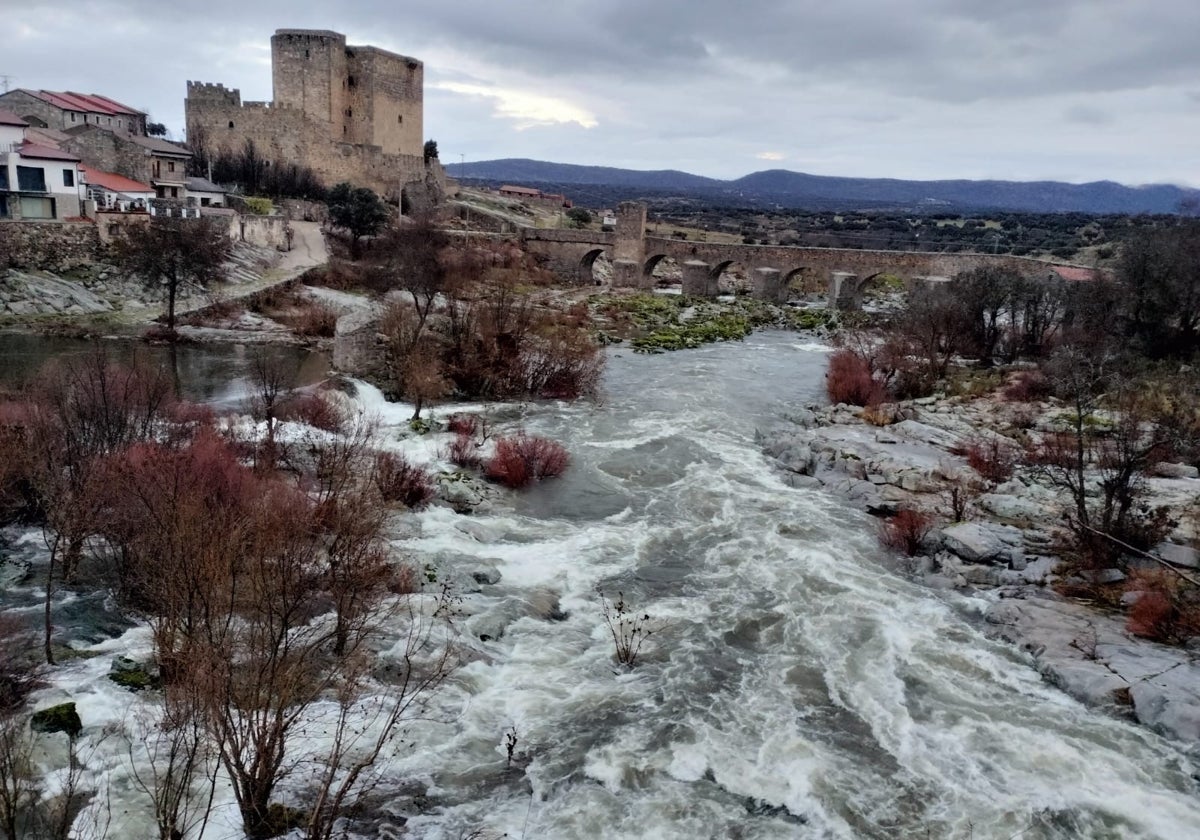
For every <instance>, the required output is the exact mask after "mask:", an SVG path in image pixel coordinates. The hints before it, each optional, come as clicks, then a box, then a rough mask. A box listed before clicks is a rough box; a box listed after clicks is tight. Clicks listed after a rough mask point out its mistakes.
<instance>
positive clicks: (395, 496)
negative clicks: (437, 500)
mask: <svg viewBox="0 0 1200 840" xmlns="http://www.w3.org/2000/svg"><path fill="white" fill-rule="evenodd" d="M374 479H375V487H376V489H377V490H379V495H380V496H382V497H383V499H384V501H388V502H400V503H401V504H403V505H404V506H405V507H408V508H412V509H413V510H416V509H418V508H422V507H424V506H425V505H427V504H429V501H430V500H431V499H432V498H433V496H434V492H435V488H434V486H433V479H432V478H430V476H429V473H428V472H427V471H426V470H425V469H424V468H422V467H419V466H416V465H415V464H410V463H409V462H408V459H406V458H405V457H404V456H403V455H397V454H396V453H394V452H380V453H379V454H378V455H376V456H375V474H374Z"/></svg>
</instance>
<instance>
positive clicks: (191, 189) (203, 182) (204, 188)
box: [187, 178, 225, 207]
mask: <svg viewBox="0 0 1200 840" xmlns="http://www.w3.org/2000/svg"><path fill="white" fill-rule="evenodd" d="M187 201H188V204H198V205H199V206H201V207H224V206H225V190H224V189H223V188H221V187H219V186H217V185H216V184H214V183H213V182H212V181H210V180H208V179H207V178H188V179H187Z"/></svg>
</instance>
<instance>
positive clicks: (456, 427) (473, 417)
mask: <svg viewBox="0 0 1200 840" xmlns="http://www.w3.org/2000/svg"><path fill="white" fill-rule="evenodd" d="M483 427H484V421H483V418H482V417H480V416H479V415H478V414H451V415H450V418H449V419H448V420H447V421H446V428H447V430H449V431H450V432H453V433H454V434H456V435H466V436H467V437H470V438H474V437H477V436H478V435H479V434H480V433H481V431H482V430H483Z"/></svg>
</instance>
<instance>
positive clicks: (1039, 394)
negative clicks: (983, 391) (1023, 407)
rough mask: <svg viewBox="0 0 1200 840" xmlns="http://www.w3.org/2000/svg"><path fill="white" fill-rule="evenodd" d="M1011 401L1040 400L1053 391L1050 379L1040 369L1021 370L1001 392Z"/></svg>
mask: <svg viewBox="0 0 1200 840" xmlns="http://www.w3.org/2000/svg"><path fill="white" fill-rule="evenodd" d="M1001 393H1003V394H1004V398H1005V399H1006V400H1009V401H1011V402H1038V401H1040V400H1044V399H1046V398H1047V397H1049V396H1050V395H1051V393H1053V388H1052V387H1051V384H1050V380H1049V379H1048V378H1047V376H1046V374H1044V373H1042V372H1041V371H1040V370H1026V371H1021V372H1020V373H1018V374H1017V375H1016V376H1014V377H1013V378H1012V381H1011V382H1009V383H1008V385H1006V386H1005V388H1004V390H1003V391H1002V392H1001Z"/></svg>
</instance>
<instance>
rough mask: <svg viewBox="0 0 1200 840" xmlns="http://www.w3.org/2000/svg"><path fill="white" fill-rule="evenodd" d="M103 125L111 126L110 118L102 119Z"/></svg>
mask: <svg viewBox="0 0 1200 840" xmlns="http://www.w3.org/2000/svg"><path fill="white" fill-rule="evenodd" d="M104 124H105V125H112V117H105V118H104Z"/></svg>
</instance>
